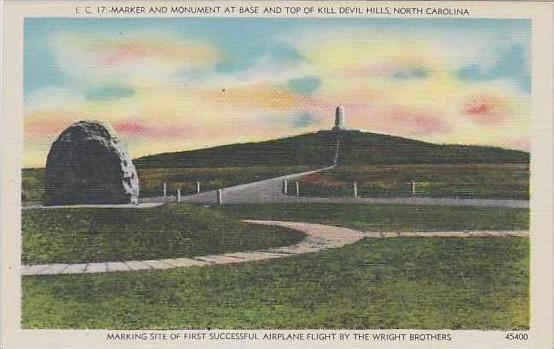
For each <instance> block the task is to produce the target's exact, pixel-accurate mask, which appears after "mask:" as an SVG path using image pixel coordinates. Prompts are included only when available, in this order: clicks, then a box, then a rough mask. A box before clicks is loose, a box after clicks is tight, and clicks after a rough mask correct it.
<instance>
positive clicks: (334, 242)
mask: <svg viewBox="0 0 554 349" xmlns="http://www.w3.org/2000/svg"><path fill="white" fill-rule="evenodd" d="M244 222H247V223H252V224H261V225H272V226H279V227H283V228H288V229H294V230H298V231H300V232H303V233H305V234H306V238H305V239H304V240H302V241H301V242H299V243H297V244H294V245H289V246H282V247H274V248H268V249H264V250H259V251H246V252H230V253H224V254H219V255H207V256H197V257H191V258H166V259H149V260H131V261H123V262H122V261H117V262H97V263H73V264H72V263H53V264H35V265H22V266H21V274H22V275H59V274H85V273H106V272H117V271H135V270H154V269H170V268H183V267H193V266H197V267H202V266H209V265H218V264H232V263H245V262H251V261H260V260H268V259H274V258H284V257H290V256H294V255H299V254H304V253H313V252H318V251H321V250H326V249H330V248H337V247H342V246H344V245H348V244H352V243H354V242H356V241H358V240H361V239H363V238H365V237H369V238H394V237H458V238H470V237H528V236H529V233H528V232H526V231H451V232H447V231H445V232H362V231H359V230H354V229H350V228H344V227H337V226H332V225H325V224H315V223H301V222H286V221H260V220H244Z"/></svg>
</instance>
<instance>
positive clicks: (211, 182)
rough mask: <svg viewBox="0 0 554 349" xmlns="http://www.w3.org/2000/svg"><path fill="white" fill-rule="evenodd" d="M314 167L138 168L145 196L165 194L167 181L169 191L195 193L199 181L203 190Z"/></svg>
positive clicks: (173, 193) (141, 187) (141, 192)
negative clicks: (164, 188)
mask: <svg viewBox="0 0 554 349" xmlns="http://www.w3.org/2000/svg"><path fill="white" fill-rule="evenodd" d="M310 169H313V167H309V166H228V167H200V168H159V169H154V168H144V169H138V175H139V183H140V195H141V197H149V196H161V195H162V193H163V182H164V181H165V182H166V184H167V190H168V193H170V194H171V195H176V194H175V192H176V190H177V189H181V194H183V195H187V194H195V193H196V182H197V181H199V182H200V190H201V191H208V190H213V189H220V188H226V187H231V186H234V185H238V184H243V183H250V182H255V181H260V180H263V179H268V178H272V177H278V176H282V175H285V174H290V173H297V172H304V171H308V170H310Z"/></svg>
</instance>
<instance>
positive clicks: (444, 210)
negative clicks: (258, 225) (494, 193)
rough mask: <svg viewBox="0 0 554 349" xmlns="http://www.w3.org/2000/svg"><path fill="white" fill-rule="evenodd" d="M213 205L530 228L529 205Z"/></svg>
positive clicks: (365, 223)
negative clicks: (515, 207)
mask: <svg viewBox="0 0 554 349" xmlns="http://www.w3.org/2000/svg"><path fill="white" fill-rule="evenodd" d="M213 209H215V210H219V211H221V212H224V213H225V214H226V215H229V216H232V217H236V218H241V219H268V220H289V221H297V222H312V223H322V224H330V225H337V226H344V227H351V228H354V229H361V230H372V231H441V230H520V229H523V230H527V229H529V209H511V208H497V207H464V206H425V205H417V206H416V205H372V204H311V205H305V204H266V205H224V206H220V207H217V208H215V207H214V208H213Z"/></svg>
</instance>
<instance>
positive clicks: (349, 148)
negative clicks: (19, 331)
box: [134, 131, 529, 168]
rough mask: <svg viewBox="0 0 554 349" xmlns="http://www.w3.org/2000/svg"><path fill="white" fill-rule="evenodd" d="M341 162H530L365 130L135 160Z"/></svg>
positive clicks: (506, 153)
mask: <svg viewBox="0 0 554 349" xmlns="http://www.w3.org/2000/svg"><path fill="white" fill-rule="evenodd" d="M337 140H340V157H339V164H343V165H349V164H350V165H353V164H426V163H430V164H445V163H457V164H464V163H466V164H467V163H505V164H506V163H529V153H527V152H523V151H517V150H509V149H503V148H497V147H483V146H466V145H439V144H431V143H426V142H421V141H415V140H411V139H407V138H402V137H395V136H388V135H383V134H376V133H369V132H361V131H339V132H333V131H319V132H316V133H308V134H303V135H299V136H293V137H287V138H281V139H276V140H270V141H265V142H257V143H240V144H232V145H224V146H218V147H213V148H206V149H199V150H191V151H182V152H174V153H163V154H157V155H150V156H145V157H141V158H138V159H136V160H135V161H134V162H135V165H136V166H137V167H138V168H167V167H173V168H175V167H212V166H213V167H223V166H252V165H272V166H299V165H304V166H306V165H307V166H311V165H330V164H332V163H333V160H334V157H335V149H336V144H337Z"/></svg>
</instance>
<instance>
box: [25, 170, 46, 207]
mask: <svg viewBox="0 0 554 349" xmlns="http://www.w3.org/2000/svg"><path fill="white" fill-rule="evenodd" d="M43 201H44V169H43V168H25V169H23V170H22V171H21V202H23V203H26V204H37V203H41V202H43Z"/></svg>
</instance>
